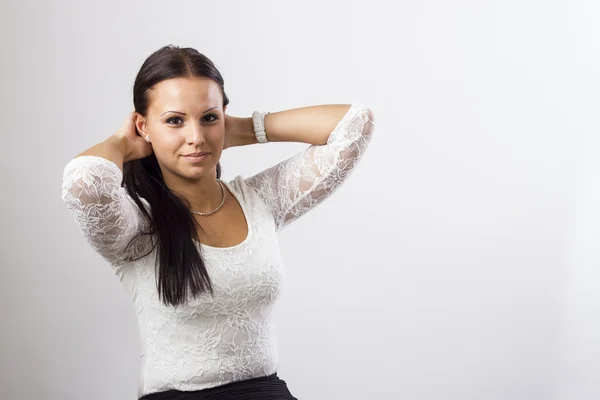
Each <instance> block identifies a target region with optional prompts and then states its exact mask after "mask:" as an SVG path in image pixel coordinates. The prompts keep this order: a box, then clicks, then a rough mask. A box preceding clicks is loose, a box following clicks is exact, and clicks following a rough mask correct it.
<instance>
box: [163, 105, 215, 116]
mask: <svg viewBox="0 0 600 400" xmlns="http://www.w3.org/2000/svg"><path fill="white" fill-rule="evenodd" d="M215 108H219V106H215V107H211V108H209V109H208V110H206V111H204V112H203V113H202V114H206V113H207V112H209V111H210V110H214V109H215ZM168 112H172V113H176V114H181V115H187V114H186V113H183V112H180V111H165V112H164V113H162V114H160V116H161V117H162V116H163V115H165V114H166V113H168Z"/></svg>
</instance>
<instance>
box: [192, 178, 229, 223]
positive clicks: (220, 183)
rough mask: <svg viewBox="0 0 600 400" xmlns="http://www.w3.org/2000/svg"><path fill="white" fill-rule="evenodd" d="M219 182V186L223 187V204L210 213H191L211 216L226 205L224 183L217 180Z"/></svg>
mask: <svg viewBox="0 0 600 400" xmlns="http://www.w3.org/2000/svg"><path fill="white" fill-rule="evenodd" d="M217 182H219V185H221V194H222V195H223V200H221V204H219V207H217V208H216V209H215V210H213V211H210V212H205V213H203V212H200V211H191V210H190V211H191V213H192V214H196V215H210V214H213V213H216V212H217V211H219V209H220V208H221V207H222V206H223V204H224V203H225V188H224V187H223V183H222V182H221V180H220V179H217Z"/></svg>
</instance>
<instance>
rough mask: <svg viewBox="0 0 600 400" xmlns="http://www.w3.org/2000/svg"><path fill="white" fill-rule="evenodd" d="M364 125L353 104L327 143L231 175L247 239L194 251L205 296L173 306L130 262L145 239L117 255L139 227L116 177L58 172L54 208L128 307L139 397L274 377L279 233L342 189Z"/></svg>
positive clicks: (145, 263) (362, 144) (112, 170)
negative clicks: (208, 288) (115, 282)
mask: <svg viewBox="0 0 600 400" xmlns="http://www.w3.org/2000/svg"><path fill="white" fill-rule="evenodd" d="M370 121H371V122H372V119H371V118H370V111H369V109H368V108H367V107H366V106H364V105H359V104H353V105H352V106H351V108H350V110H349V111H348V112H347V113H346V115H345V116H344V117H343V118H342V120H341V121H340V122H339V123H338V124H337V126H336V128H335V129H334V130H333V132H332V133H331V135H330V137H329V139H328V141H327V144H325V145H312V146H309V147H308V148H306V149H305V150H303V151H302V152H300V153H299V154H297V155H295V156H293V157H291V158H289V159H287V160H284V161H282V162H280V163H278V164H276V165H274V166H272V167H270V168H268V169H266V170H264V171H262V172H260V173H258V174H256V175H254V176H252V177H249V178H242V177H241V176H239V175H238V176H237V177H236V178H234V179H233V180H231V181H230V182H223V183H225V184H226V185H227V187H228V188H229V189H230V190H231V192H232V193H233V194H234V196H235V197H236V198H237V200H238V201H239V203H240V205H241V207H242V210H243V212H244V214H245V216H246V220H247V223H248V236H247V237H246V239H245V240H244V241H243V242H242V243H240V244H238V245H236V246H233V247H227V248H217V247H211V246H207V245H204V244H201V243H199V242H195V243H196V245H197V246H201V249H200V250H201V254H202V256H203V259H204V261H205V265H206V268H207V271H208V274H209V276H210V279H211V281H212V283H213V287H214V297H212V296H211V295H210V294H209V293H203V294H202V295H200V296H199V297H197V298H195V299H191V300H189V301H188V302H187V303H186V304H184V305H182V306H178V307H173V306H166V305H165V304H164V303H162V302H161V301H159V299H158V292H157V288H156V282H155V279H156V278H155V270H154V260H155V258H154V257H155V254H154V253H155V251H153V252H152V253H150V254H149V255H147V256H145V257H143V258H141V259H138V260H136V261H131V260H132V259H134V258H136V255H138V256H139V255H142V254H145V253H146V252H147V251H146V250H149V248H148V246H149V244H150V243H149V242H150V240H149V239H146V240H138V241H137V242H135V243H136V245H135V246H132V247H130V248H129V249H128V251H125V245H126V244H127V243H128V242H129V240H130V239H131V238H132V237H134V236H136V234H137V233H138V232H139V230H140V229H141V228H143V227H145V225H144V224H145V222H144V218H143V216H142V214H141V212H140V210H139V208H138V206H137V205H136V204H135V203H134V202H133V200H132V199H131V197H130V196H129V195H128V193H127V192H126V190H125V188H123V187H122V186H121V181H122V172H121V170H120V169H119V168H118V167H117V166H116V165H115V164H114V163H112V162H110V161H108V160H107V159H104V158H101V157H95V156H81V157H77V158H75V159H73V160H71V161H70V162H69V163H68V164H67V165H66V167H65V170H64V175H63V185H62V199H63V201H64V203H65V204H66V206H67V208H68V209H69V210H70V212H71V213H72V215H73V217H74V218H75V221H76V223H77V224H78V225H79V227H80V228H81V231H82V233H83V235H84V237H85V238H86V239H87V241H88V243H89V244H90V245H91V246H92V248H93V249H94V250H95V251H96V252H97V253H99V254H100V255H101V256H102V257H103V258H104V259H105V260H106V261H107V262H108V263H109V265H110V266H111V268H112V269H113V271H114V272H115V273H116V274H117V276H118V277H119V279H120V281H121V282H122V284H123V285H124V287H125V289H126V290H127V292H128V293H129V294H130V295H131V297H132V299H133V302H134V305H135V310H136V314H137V315H136V316H137V321H138V327H139V333H140V339H141V344H142V353H141V368H140V375H139V386H138V388H139V389H138V395H139V397H141V396H144V395H145V394H148V393H152V392H158V391H164V390H168V389H178V390H184V391H187V390H200V389H205V388H211V387H215V386H219V385H223V384H226V383H230V382H233V381H237V380H243V379H249V378H253V377H259V376H265V375H270V374H272V373H274V372H276V370H277V365H278V360H277V338H276V332H275V324H274V321H273V319H272V311H273V306H274V303H275V301H276V300H277V298H278V297H279V295H280V292H281V285H282V278H283V277H284V267H283V262H282V259H281V256H280V252H279V246H278V241H277V236H278V233H279V232H280V231H281V230H282V229H283V228H284V227H285V226H287V225H288V224H289V223H291V222H292V221H294V220H296V219H297V218H299V217H300V216H302V215H303V214H305V213H306V212H307V211H309V210H310V209H312V208H314V207H315V206H316V205H318V204H319V203H321V202H322V201H323V200H324V199H325V198H327V197H328V196H330V195H331V194H332V193H333V192H334V191H335V190H336V189H337V188H338V187H339V186H340V185H341V184H342V183H343V182H344V180H345V179H346V178H347V177H348V175H349V174H350V173H351V171H352V170H353V168H354V167H355V166H356V164H357V162H358V161H359V160H360V158H361V156H362V154H363V153H364V151H365V149H366V148H367V145H368V143H369V141H370V138H371V132H372V131H373V129H372V126H373V124H372V123H371V122H370ZM142 202H143V204H144V205H145V206H146V207H148V209H149V205H148V203H147V202H146V201H145V200H144V199H142Z"/></svg>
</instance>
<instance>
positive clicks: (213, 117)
mask: <svg viewBox="0 0 600 400" xmlns="http://www.w3.org/2000/svg"><path fill="white" fill-rule="evenodd" d="M203 119H204V121H205V122H209V123H212V122H215V121H217V120H218V119H219V118H218V117H217V116H216V115H215V114H209V115H207V116H205V117H204V118H203ZM176 120H179V121H181V118H180V117H171V118H169V119H167V121H166V122H167V124H169V125H178V124H173V123H171V121H176Z"/></svg>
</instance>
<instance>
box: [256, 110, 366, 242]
mask: <svg viewBox="0 0 600 400" xmlns="http://www.w3.org/2000/svg"><path fill="white" fill-rule="evenodd" d="M373 126H374V124H373V114H372V111H371V110H370V109H369V108H367V107H366V106H364V105H360V104H352V105H351V107H350V109H349V110H348V112H347V113H346V114H345V115H344V117H343V118H342V119H341V121H340V122H339V123H338V124H337V126H336V127H335V129H334V130H333V131H332V133H331V135H330V136H329V138H328V140H327V143H326V144H324V145H312V146H309V147H308V148H307V149H305V150H303V151H302V152H300V153H298V154H296V155H295V156H293V157H291V158H289V159H287V160H284V161H282V162H280V163H278V164H276V165H274V166H272V167H270V168H268V169H266V170H264V171H261V172H259V173H258V174H256V175H254V176H251V177H249V178H247V179H245V181H246V183H247V184H248V185H249V186H251V187H252V188H253V189H254V190H255V191H256V192H257V193H258V194H259V196H260V197H261V198H262V199H263V201H265V203H266V204H267V205H268V206H269V208H270V209H271V212H272V213H273V216H274V218H275V223H276V228H277V232H280V231H281V230H282V229H283V228H284V227H285V226H287V225H289V224H290V223H291V222H292V221H294V220H296V219H298V218H299V217H301V216H302V215H304V214H306V212H308V211H309V210H311V209H313V208H315V206H317V205H318V204H320V203H321V202H323V200H325V199H326V198H327V197H329V196H330V195H331V194H333V193H334V192H335V190H337V188H339V187H340V185H341V184H342V183H343V182H344V181H345V180H346V179H347V178H348V176H349V175H350V173H351V172H352V171H353V169H354V167H355V166H356V165H357V163H358V162H359V161H360V159H361V157H362V155H363V153H364V152H365V150H366V148H367V145H368V144H369V142H370V140H371V134H372V132H373V130H374V129H373Z"/></svg>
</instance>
